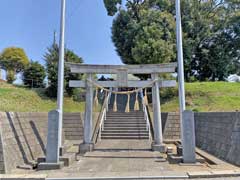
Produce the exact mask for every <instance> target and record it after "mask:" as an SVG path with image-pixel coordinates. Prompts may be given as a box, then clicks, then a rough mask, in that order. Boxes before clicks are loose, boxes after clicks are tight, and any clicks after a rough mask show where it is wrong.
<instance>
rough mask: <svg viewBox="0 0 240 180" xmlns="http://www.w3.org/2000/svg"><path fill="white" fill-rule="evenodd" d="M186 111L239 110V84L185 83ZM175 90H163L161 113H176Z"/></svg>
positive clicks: (176, 100) (176, 99) (176, 98)
mask: <svg viewBox="0 0 240 180" xmlns="http://www.w3.org/2000/svg"><path fill="white" fill-rule="evenodd" d="M185 88H186V105H187V109H191V110H194V111H199V112H203V111H212V112H213V111H236V110H240V83H228V82H195V83H186V84H185ZM177 92H178V90H177V88H170V89H168V90H167V89H166V90H163V92H162V95H164V96H166V95H167V96H168V98H167V99H166V98H162V102H163V103H162V106H161V107H162V111H164V112H168V111H178V97H177Z"/></svg>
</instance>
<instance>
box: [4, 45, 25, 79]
mask: <svg viewBox="0 0 240 180" xmlns="http://www.w3.org/2000/svg"><path fill="white" fill-rule="evenodd" d="M28 64H29V59H28V57H27V55H26V53H25V51H24V50H23V49H22V48H18V47H9V48H6V49H4V50H3V52H2V53H1V55H0V66H1V67H2V68H3V69H5V70H6V71H7V80H8V82H9V83H12V82H13V81H14V80H15V74H16V73H19V72H22V71H23V70H24V69H25V68H26V67H27V65H28Z"/></svg>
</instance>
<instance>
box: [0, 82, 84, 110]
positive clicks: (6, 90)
mask: <svg viewBox="0 0 240 180" xmlns="http://www.w3.org/2000/svg"><path fill="white" fill-rule="evenodd" d="M52 109H56V99H49V98H47V97H46V96H45V95H44V91H43V90H42V89H34V90H30V89H28V88H24V87H19V86H13V85H9V84H6V83H2V82H0V111H13V112H48V111H50V110H52ZM83 110H84V103H83V102H75V101H73V100H72V99H71V98H64V111H65V112H78V111H83Z"/></svg>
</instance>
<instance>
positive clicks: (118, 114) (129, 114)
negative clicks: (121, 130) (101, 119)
mask: <svg viewBox="0 0 240 180" xmlns="http://www.w3.org/2000/svg"><path fill="white" fill-rule="evenodd" d="M107 115H111V116H142V115H144V113H143V112H141V113H125V112H118V113H112V112H111V113H109V112H107Z"/></svg>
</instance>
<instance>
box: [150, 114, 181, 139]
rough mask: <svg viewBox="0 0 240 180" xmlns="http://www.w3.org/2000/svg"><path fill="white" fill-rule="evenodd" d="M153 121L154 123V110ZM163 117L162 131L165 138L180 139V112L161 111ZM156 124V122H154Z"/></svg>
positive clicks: (151, 115)
mask: <svg viewBox="0 0 240 180" xmlns="http://www.w3.org/2000/svg"><path fill="white" fill-rule="evenodd" d="M150 117H151V121H152V123H153V112H150ZM161 118H162V132H163V139H164V140H176V141H178V140H180V139H181V131H180V117H179V113H175V112H169V113H167V112H163V113H161ZM153 126H154V124H153Z"/></svg>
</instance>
